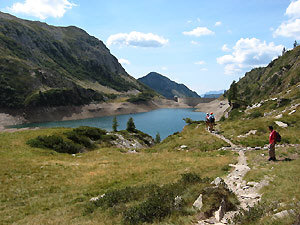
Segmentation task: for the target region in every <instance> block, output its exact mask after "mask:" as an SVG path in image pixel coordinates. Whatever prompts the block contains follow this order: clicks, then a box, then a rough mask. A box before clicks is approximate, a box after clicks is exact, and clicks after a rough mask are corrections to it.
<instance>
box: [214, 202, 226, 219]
mask: <svg viewBox="0 0 300 225" xmlns="http://www.w3.org/2000/svg"><path fill="white" fill-rule="evenodd" d="M225 213H226V203H225V201H224V199H222V202H221V205H220V207H219V209H218V210H217V211H216V212H215V218H216V220H217V221H221V220H222V219H223V217H224V215H225Z"/></svg>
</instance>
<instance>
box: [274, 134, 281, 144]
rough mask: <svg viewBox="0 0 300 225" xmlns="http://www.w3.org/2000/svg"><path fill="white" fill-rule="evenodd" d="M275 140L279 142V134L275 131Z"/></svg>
mask: <svg viewBox="0 0 300 225" xmlns="http://www.w3.org/2000/svg"><path fill="white" fill-rule="evenodd" d="M275 140H276V142H281V135H280V134H279V133H278V132H276V138H275Z"/></svg>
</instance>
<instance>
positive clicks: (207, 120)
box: [205, 113, 210, 130]
mask: <svg viewBox="0 0 300 225" xmlns="http://www.w3.org/2000/svg"><path fill="white" fill-rule="evenodd" d="M209 123H210V122H209V114H208V113H206V117H205V125H206V130H208V127H209V126H210V125H209Z"/></svg>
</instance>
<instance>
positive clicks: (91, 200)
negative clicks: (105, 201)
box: [90, 194, 105, 202]
mask: <svg viewBox="0 0 300 225" xmlns="http://www.w3.org/2000/svg"><path fill="white" fill-rule="evenodd" d="M104 196H105V194H102V195H100V196H97V197H93V198H91V199H90V202H96V201H98V200H99V199H100V198H103V197H104Z"/></svg>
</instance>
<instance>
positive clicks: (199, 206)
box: [193, 194, 203, 211]
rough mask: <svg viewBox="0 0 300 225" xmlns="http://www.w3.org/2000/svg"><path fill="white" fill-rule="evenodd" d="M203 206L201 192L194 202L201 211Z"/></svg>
mask: <svg viewBox="0 0 300 225" xmlns="http://www.w3.org/2000/svg"><path fill="white" fill-rule="evenodd" d="M202 206H203V202H202V194H200V195H199V197H198V198H197V200H196V201H195V202H194V204H193V207H194V208H196V209H197V210H199V211H200V210H201V209H202Z"/></svg>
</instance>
